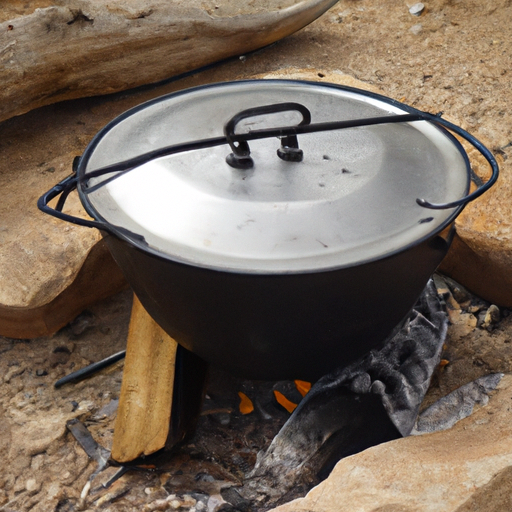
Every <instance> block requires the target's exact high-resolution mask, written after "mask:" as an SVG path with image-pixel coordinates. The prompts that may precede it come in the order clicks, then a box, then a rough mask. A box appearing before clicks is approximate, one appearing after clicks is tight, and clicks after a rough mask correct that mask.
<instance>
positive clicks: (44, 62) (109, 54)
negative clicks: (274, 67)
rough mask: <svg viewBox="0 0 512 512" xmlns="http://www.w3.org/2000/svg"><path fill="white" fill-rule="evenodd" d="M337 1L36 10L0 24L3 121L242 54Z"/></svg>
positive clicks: (66, 1) (130, 0) (80, 4)
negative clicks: (52, 104) (30, 111)
mask: <svg viewBox="0 0 512 512" xmlns="http://www.w3.org/2000/svg"><path fill="white" fill-rule="evenodd" d="M336 2H337V0H265V1H260V2H254V1H252V0H238V1H237V2H233V1H229V0H227V1H226V0H224V1H222V0H221V1H215V2H214V1H212V0H206V1H205V0H186V1H176V0H174V1H168V0H144V1H140V0H127V1H124V2H119V1H115V2H102V1H97V0H56V1H55V3H54V5H51V6H48V7H46V6H44V3H43V4H42V5H43V7H42V8H39V9H35V10H34V11H33V12H32V10H31V9H30V10H28V12H27V14H26V15H20V16H18V17H15V18H12V19H8V20H6V21H4V22H3V23H0V66H1V67H2V76H1V78H0V84H1V85H2V87H1V88H0V100H1V101H0V121H1V120H4V119H7V118H9V117H12V116H14V115H19V114H22V113H24V112H27V111H29V110H31V109H33V108H36V107H40V106H42V105H48V104H50V103H55V102H56V101H62V100H65V99H71V98H79V97H84V96H93V95H96V94H106V93H112V92H116V91H121V90H124V89H128V88H131V87H136V86H139V85H143V84H147V83H151V82H157V81H159V80H164V79H167V78H169V77H172V76H175V75H177V74H179V73H183V72H186V71H191V70H193V69H197V68H199V67H201V66H204V65H207V64H211V63H212V62H216V61H219V60H222V59H225V58H228V57H231V56H236V55H243V54H244V53H247V52H249V51H252V50H256V49H258V48H261V47H263V46H266V45H269V44H271V43H273V42H275V41H277V40H279V39H282V38H283V37H286V36H288V35H290V34H292V33H293V32H295V31H297V30H299V29H300V28H302V27H304V26H306V25H308V24H309V23H311V22H312V21H313V20H315V19H316V18H317V17H318V16H320V15H321V14H323V13H324V12H325V11H326V10H327V9H329V8H330V7H332V6H333V5H334V4H335V3H336ZM21 12H22V13H23V10H21ZM16 14H17V11H16V12H15V13H14V15H15V16H16ZM1 19H2V17H0V20H1Z"/></svg>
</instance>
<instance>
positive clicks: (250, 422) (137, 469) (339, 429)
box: [59, 277, 501, 511]
mask: <svg viewBox="0 0 512 512" xmlns="http://www.w3.org/2000/svg"><path fill="white" fill-rule="evenodd" d="M436 284H437V287H436V285H435V284H434V281H433V280H431V281H430V282H429V284H428V286H427V288H426V289H425V291H424V293H423V295H422V297H421V298H420V300H419V301H418V303H417V304H416V306H415V308H414V310H413V311H412V313H411V314H410V316H409V317H408V318H407V320H406V321H405V322H404V323H403V325H401V326H399V328H398V330H397V332H396V334H395V335H394V336H392V337H391V338H390V339H388V340H385V342H384V343H382V345H381V347H379V348H378V349H375V350H372V351H370V352H369V353H368V354H367V355H366V356H364V357H363V358H361V359H360V360H358V361H355V362H354V363H352V364H350V365H348V366H344V367H341V368H340V369H339V370H337V371H335V372H333V373H331V374H329V375H326V376H325V377H323V378H321V379H319V380H318V381H317V382H315V383H313V384H312V385H311V383H308V382H305V381H300V380H296V381H278V382H268V381H250V380H243V379H240V378H235V377H233V376H232V375H230V374H229V373H226V372H224V371H222V370H220V369H218V368H215V367H211V368H210V371H209V375H208V380H207V382H206V386H205V391H204V396H203V402H202V405H201V408H200V410H199V409H198V410H197V411H196V413H195V416H194V417H192V418H191V417H190V413H191V410H193V408H192V409H191V408H188V414H189V417H188V418H187V421H186V425H187V431H186V432H183V431H181V433H180V434H179V436H178V435H177V434H176V432H177V430H176V429H177V428H178V429H179V428H181V429H183V425H184V418H176V416H173V420H172V421H171V430H170V434H169V439H168V443H169V440H170V442H171V445H169V444H168V446H167V447H166V448H165V449H162V450H160V451H158V452H156V453H154V454H152V455H148V456H145V457H140V458H138V459H136V460H134V461H131V462H130V463H127V464H122V465H119V464H116V463H115V461H112V460H110V462H109V455H110V454H109V452H108V451H107V450H105V449H104V448H102V447H101V446H100V445H99V444H98V443H97V442H96V441H95V440H94V439H93V438H92V436H91V434H90V433H89V431H88V430H87V428H86V426H85V425H84V424H83V423H81V422H79V421H78V420H73V421H71V422H70V423H69V424H68V429H69V431H70V432H71V433H72V434H73V436H74V437H75V438H76V440H77V441H78V442H79V443H80V445H81V446H82V447H83V449H84V450H85V451H86V453H87V454H88V455H89V457H91V458H93V459H94V460H95V461H96V462H97V464H98V468H97V471H96V472H95V473H93V475H92V476H91V478H90V479H89V481H88V482H87V485H86V486H85V488H84V490H83V492H82V504H83V505H84V504H85V503H95V504H96V505H100V504H104V503H108V502H113V501H115V500H118V499H120V498H122V497H123V496H125V495H127V494H128V493H129V492H130V489H131V487H132V485H133V479H134V478H136V477H137V476H139V477H140V474H141V473H142V474H144V475H146V478H147V479H149V480H150V481H151V483H152V485H150V486H147V487H146V488H145V492H146V494H149V495H154V496H153V500H152V502H151V504H147V505H146V507H145V508H144V510H147V511H150V510H167V509H168V508H169V509H173V508H175V509H178V508H181V509H187V508H188V509H189V510H209V511H210V510H211V511H213V510H221V509H222V510H240V511H252V510H254V511H263V510H268V509H270V508H272V507H274V506H277V505H279V504H282V503H286V502H288V501H290V500H292V499H295V498H298V497H301V496H304V495H305V494H306V493H307V492H308V491H309V490H310V489H311V488H312V487H313V486H315V485H316V484H318V483H319V482H320V481H321V480H323V479H325V478H326V477H327V476H328V475H329V473H330V471H331V469H332V468H333V467H334V465H335V464H336V463H337V462H338V461H339V460H340V459H341V458H343V457H346V456H348V455H351V454H354V453H357V452H359V451H361V450H364V449H366V448H369V447H371V446H374V445H376V444H379V443H382V442H386V441H390V440H392V439H396V438H398V437H401V436H408V435H418V434H421V433H423V432H432V431H435V430H442V429H444V428H448V427H450V426H452V425H453V424H454V423H455V422H456V421H458V420H459V419H461V418H462V417H464V416H466V415H468V414H470V413H471V407H472V406H471V407H468V404H473V403H475V402H477V401H482V400H485V399H486V396H487V393H488V392H489V391H491V390H492V389H494V388H495V387H496V385H497V384H498V382H499V381H500V379H501V374H491V375H488V376H487V377H484V378H481V379H479V380H478V381H475V383H469V384H468V385H467V386H464V387H462V388H460V389H459V390H457V391H456V392H454V393H452V394H451V395H450V396H449V397H447V398H445V399H441V400H439V401H438V402H436V403H435V404H433V405H431V406H430V407H428V408H427V409H425V410H422V409H421V406H422V402H423V399H424V396H425V394H426V392H427V389H428V387H429V384H430V382H431V379H432V377H433V375H435V373H436V371H438V368H439V367H440V365H441V367H442V366H443V365H446V364H447V363H448V361H446V360H443V361H441V356H442V352H443V345H444V341H445V338H446V331H447V325H448V314H447V311H446V304H445V301H444V298H446V297H449V296H450V294H449V291H448V289H447V288H446V285H445V283H444V281H442V279H441V278H439V277H436ZM72 378H73V376H71V377H68V378H67V379H68V380H70V379H72ZM61 384H62V381H61V382H60V383H59V385H61ZM175 393H177V395H178V396H180V397H181V398H180V400H183V401H184V402H186V401H187V400H189V401H190V400H195V401H196V402H197V391H195V392H194V391H193V393H195V396H194V395H193V394H192V395H191V394H190V393H188V392H187V389H177V388H176V389H175ZM187 395H188V396H187ZM454 397H455V398H457V399H458V400H455V401H454ZM173 414H176V400H175V402H174V405H173ZM180 414H184V412H183V409H182V412H181V413H180ZM173 421H174V424H175V426H174V427H173V426H172V425H173ZM176 424H179V427H176ZM173 429H174V430H173ZM183 435H185V439H184V440H183V441H182V442H177V443H176V444H172V443H175V442H176V439H177V436H178V437H183ZM166 507H167V508H166Z"/></svg>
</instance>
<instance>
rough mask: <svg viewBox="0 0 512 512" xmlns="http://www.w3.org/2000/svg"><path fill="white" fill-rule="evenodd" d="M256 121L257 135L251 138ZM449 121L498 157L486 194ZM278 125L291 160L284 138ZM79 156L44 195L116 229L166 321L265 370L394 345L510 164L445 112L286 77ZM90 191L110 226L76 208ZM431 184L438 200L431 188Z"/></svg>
mask: <svg viewBox="0 0 512 512" xmlns="http://www.w3.org/2000/svg"><path fill="white" fill-rule="evenodd" d="M291 100H294V101H291ZM295 100H297V101H298V103H297V101H295ZM297 112H298V113H299V114H300V117H301V120H300V122H299V123H296V122H295V123H294V124H290V121H289V119H288V118H289V117H290V115H292V114H293V115H295V114H296V113H297ZM341 116H342V117H343V118H344V120H343V121H339V119H340V117H341ZM198 117H199V119H198ZM218 118H220V119H221V121H220V122H219V119H218ZM248 119H249V120H251V121H252V123H251V124H248V122H247V120H248ZM311 119H313V120H314V121H320V122H316V123H313V124H312V123H311ZM347 119H348V120H347ZM276 120H277V122H278V127H277V128H276V127H273V128H272V127H271V126H272V124H274V125H275V124H276ZM283 122H286V124H284V127H283ZM244 123H245V124H246V127H247V126H249V129H251V127H252V131H249V132H247V128H246V133H244V134H238V133H237V129H238V128H239V127H240V126H241V125H243V124H244ZM261 123H264V124H265V126H264V127H263V128H259V126H258V124H261ZM255 125H256V128H254V126H255ZM269 125H270V127H269ZM219 126H220V128H219ZM222 127H224V134H223V135H222V134H219V130H220V129H222ZM347 128H348V129H347ZM445 128H448V129H449V130H450V131H452V132H455V133H456V134H457V135H459V136H462V137H463V138H465V139H466V140H468V141H469V142H470V143H471V144H472V145H473V146H475V147H476V148H477V149H478V150H479V151H480V152H481V153H482V154H483V156H484V157H485V158H486V159H487V160H488V162H489V163H490V165H491V167H492V170H493V174H492V177H491V179H490V180H489V181H488V182H487V183H486V184H485V185H484V186H481V187H480V188H479V189H477V190H476V191H475V192H473V193H472V194H469V195H466V194H467V192H468V190H469V184H470V174H471V172H470V166H469V162H468V159H467V156H466V153H465V151H464V149H463V148H462V146H461V145H460V144H459V143H458V141H457V140H456V139H455V138H454V137H453V136H452V135H451V133H449V132H448V131H446V129H445ZM347 133H349V135H345V134H347ZM311 134H314V137H317V138H314V139H313V138H308V137H312V135H311ZM340 134H342V135H340ZM274 136H278V137H280V139H281V147H279V148H278V151H277V156H276V155H275V147H273V146H272V145H271V151H267V146H266V145H268V144H269V141H268V138H269V137H274ZM196 139H198V140H196ZM259 139H264V140H263V141H260V140H259ZM164 141H167V144H164V143H163V142H164ZM190 141H192V142H190ZM249 141H253V142H251V146H253V147H256V150H255V151H253V152H252V153H251V149H250V148H249ZM361 141H364V142H365V144H366V145H364V146H363V145H362V143H361ZM169 143H171V144H173V145H172V146H169ZM299 143H300V144H299ZM228 144H229V145H230V146H231V151H232V153H230V154H229V151H230V150H229V148H228V147H227V145H228ZM262 144H265V145H262ZM299 146H300V147H299ZM218 155H222V158H219V157H218ZM224 157H227V158H224ZM156 158H159V159H160V160H158V161H157V162H159V163H158V164H154V165H153V162H154V161H155V159H156ZM119 160H122V161H121V162H119ZM212 162H213V163H212ZM217 162H219V163H217ZM77 164H78V165H77V168H76V174H74V175H72V176H71V177H69V178H67V179H66V180H64V181H63V182H62V183H60V184H58V185H56V186H55V187H54V188H53V189H52V190H50V191H49V192H47V193H46V194H45V195H44V196H42V197H41V199H40V200H39V207H40V208H41V209H42V210H43V211H45V212H47V213H50V214H51V215H54V216H56V217H59V218H62V219H64V220H68V221H70V222H74V223H77V224H81V225H86V226H90V227H96V228H99V229H101V230H102V232H103V233H104V234H105V235H106V237H105V239H106V242H107V244H108V246H109V248H110V251H111V252H112V255H113V257H114V259H115V260H116V261H117V263H118V264H119V266H120V268H121V269H122V270H123V272H124V274H125V276H126V279H127V280H128V282H129V283H130V285H131V286H132V288H133V290H134V292H135V293H136V294H137V296H138V298H139V299H140V301H141V302H142V304H143V305H144V307H145V308H146V310H147V311H148V312H149V314H150V315H151V316H152V317H153V318H154V319H155V320H156V322H157V323H158V324H160V325H161V326H162V327H163V328H164V330H165V331H166V332H168V333H169V334H170V335H171V336H173V337H174V338H175V339H176V340H177V341H178V342H179V343H180V344H181V345H183V346H184V347H185V348H187V349H188V350H190V351H192V352H194V353H195V354H197V355H199V356H200V357H201V358H204V359H205V360H206V361H208V362H211V363H215V364H216V365H220V366H223V367H225V368H226V369H228V370H229V371H231V372H233V373H236V374H238V375H241V376H243V377H246V378H253V379H292V378H293V379H297V378H299V379H305V380H316V379H317V378H319V377H320V376H322V375H324V374H326V373H328V372H329V371H331V370H334V369H335V368H336V367H339V366H341V365H344V364H346V363H348V362H350V361H352V360H354V359H356V358H357V357H360V356H362V355H363V354H364V353H365V352H367V351H368V350H370V349H371V348H374V347H376V346H378V345H379V344H380V343H382V342H383V341H384V340H385V339H386V338H387V337H389V336H390V335H391V334H392V333H393V332H394V330H395V329H396V328H397V327H398V326H399V325H400V323H401V322H402V320H403V319H404V318H405V317H406V316H407V314H408V313H409V311H410V310H411V308H412V307H413V305H414V304H415V302H416V300H417V298H418V297H419V295H420V294H421V292H422V290H423V288H424V287H425V285H426V283H427V281H428V279H429V277H430V276H431V275H432V273H433V272H434V270H435V269H436V267H437V266H438V265H439V263H440V262H441V260H442V259H443V257H444V256H445V254H446V252H447V251H448V248H449V245H450V242H451V236H452V234H453V221H454V219H455V218H456V216H457V215H458V214H459V213H460V211H461V210H462V208H463V207H464V205H465V204H467V202H469V201H470V200H472V199H474V198H475V197H477V196H479V195H481V194H482V193H483V192H484V191H485V190H486V189H487V188H489V187H490V186H491V185H492V184H493V183H494V182H495V181H496V179H497V175H498V167H497V164H496V161H495V159H494V158H493V157H492V155H491V154H490V152H489V151H488V150H487V149H486V148H485V147H484V146H482V144H481V143H480V142H478V141H477V140H476V139H474V138H473V137H471V136H470V135H469V134H467V133H466V132H465V131H463V130H462V129H460V128H458V127H456V126H454V125H452V124H450V123H448V122H446V121H444V120H442V119H441V118H440V117H439V116H433V115H430V114H426V113H423V112H419V111H417V110H415V109H412V108H410V107H407V106H405V105H403V104H400V103H398V102H395V101H393V100H390V99H388V98H385V97H382V96H379V95H375V94H370V93H367V92H363V91H359V90H356V89H350V88H344V87H339V86H334V85H330V84H313V83H308V82H296V81H280V80H279V81H246V82H234V83H227V84H215V85H210V86H205V87H200V88H195V89H192V90H188V91H182V92H180V93H176V94H173V95H169V96H166V97H163V98H158V99H156V100H154V101H152V102H149V103H147V104H144V105H141V106H139V107H137V108H135V109H132V110H131V111H129V112H127V113H125V114H123V115H122V116H120V117H119V118H117V119H116V120H114V121H113V122H112V123H110V124H109V125H108V126H107V127H105V128H104V129H103V130H102V131H101V132H100V133H99V134H98V135H97V136H96V137H95V139H94V140H93V141H92V142H91V144H90V145H89V147H88V148H87V149H86V151H85V153H84V155H83V156H82V157H81V158H80V159H79V161H78V162H77ZM145 165H147V166H150V167H146V168H145V167H144V166H145ZM151 165H153V167H151ZM438 167H439V168H440V169H438ZM431 168H434V169H433V170H432V171H431ZM141 169H142V171H140V170H141ZM128 171H130V173H128ZM137 172H139V174H140V175H141V176H142V179H141V180H140V181H137V179H138V178H137ZM425 175H427V176H426V177H425ZM124 176H129V178H128V179H127V178H124ZM155 176H161V177H162V179H161V180H159V179H158V178H157V179H155V181H154V183H152V184H151V183H149V184H148V180H149V181H150V180H151V179H154V177H155ZM212 176H213V177H212ZM132 179H133V180H135V181H130V180H132ZM123 180H125V182H124V183H123ZM167 180H171V181H170V182H169V183H172V186H169V187H168V188H167V189H165V191H163V189H164V187H165V186H166V184H167ZM121 183H123V184H122V185H119V184H121ZM146 187H147V190H146V191H145V190H144V189H145V188H146ZM181 187H182V188H181ZM74 188H78V192H79V194H80V198H81V201H82V203H83V205H84V207H85V208H86V210H87V212H88V213H89V214H90V215H91V216H92V217H94V218H95V220H94V221H88V220H85V219H78V218H75V217H70V216H69V215H67V214H64V213H62V208H63V206H64V203H65V200H66V197H67V195H68V194H69V192H70V191H71V190H73V189H74ZM59 194H61V196H60V199H59V202H58V204H57V207H56V209H51V208H49V207H48V206H47V203H48V202H49V201H50V200H51V199H52V198H53V197H56V196H57V195H59ZM167 194H168V195H167ZM427 194H431V195H430V197H432V198H434V199H435V200H436V201H437V203H435V204H433V203H431V202H429V201H427V200H424V199H418V198H419V197H422V196H423V195H427ZM189 196H190V197H191V199H190V200H187V201H186V202H183V201H182V199H183V197H189ZM167 197H168V201H167V200H166V198H167ZM169 203H170V204H169ZM178 203H179V204H180V208H182V210H183V211H185V213H183V215H182V210H180V209H178V207H177V206H176V205H177V204H178ZM203 203H204V204H203ZM196 205H197V206H196ZM153 210H155V211H156V214H153V216H151V214H152V212H153ZM274 211H276V212H277V213H276V214H275V216H274V213H273V212H274ZM196 217H197V219H196ZM219 219H220V220H219ZM148 226H149V227H148ZM295 234H296V236H295ZM292 235H294V236H292ZM203 241H204V243H201V242H203ZM211 246H213V247H211ZM274 254H275V257H274Z"/></svg>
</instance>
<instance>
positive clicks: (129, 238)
mask: <svg viewBox="0 0 512 512" xmlns="http://www.w3.org/2000/svg"><path fill="white" fill-rule="evenodd" d="M261 82H268V83H273V84H277V85H278V84H280V83H281V84H284V85H291V84H300V85H312V86H316V87H318V86H322V87H325V88H332V89H337V90H342V91H347V92H350V93H354V94H358V95H362V96H366V97H368V98H372V99H375V100H378V101H380V102H383V103H387V104H389V105H390V106H393V107H395V108H399V109H401V110H403V111H404V112H407V113H410V114H423V112H421V111H420V110H418V109H415V108H414V107H411V106H409V105H406V104H404V103H402V102H399V101H397V100H394V99H392V98H389V97H387V96H384V95H382V94H378V93H374V92H371V91H366V90H363V89H358V88H355V87H349V86H344V85H339V84H334V83H328V82H315V81H309V80H289V79H244V80H232V81H227V82H214V83H209V84H204V85H199V86H195V87H191V88H186V89H182V90H179V91H175V92H172V93H169V94H165V95H162V96H159V97H157V98H153V99H151V100H148V101H146V102H143V103H141V104H139V105H136V106H135V107H132V108H130V109H128V110H127V111H125V112H123V113H122V114H120V115H119V116H117V117H116V118H114V119H113V120H112V121H110V122H109V123H108V124H106V125H105V126H104V127H103V128H102V129H101V130H100V131H98V132H97V133H96V135H95V136H94V137H93V138H92V140H91V142H90V143H89V144H88V146H87V147H86V149H85V151H84V153H83V155H82V157H81V158H80V160H79V163H78V166H77V169H76V173H77V178H78V184H77V190H78V194H79V197H80V201H81V203H82V205H83V207H84V209H85V210H86V212H87V213H88V214H89V215H90V216H91V217H92V218H94V219H95V220H96V221H98V222H99V223H101V224H103V225H105V226H107V227H108V232H109V233H111V234H113V235H115V236H117V237H118V238H119V239H121V240H123V241H125V242H126V243H129V244H130V245H133V246H135V247H137V248H138V249H140V250H142V251H144V252H147V253H150V254H152V255H153V256H156V257H159V258H162V259H164V260H169V261H173V262H176V263H181V264H186V265H189V266H192V267H198V268H204V269H210V270H215V271H219V272H227V273H235V274H236V273H240V274H248V275H251V274H254V275H281V274H282V275H285V274H312V273H319V272H324V271H325V272H328V271H333V270H339V269H343V268H352V267H356V266H360V265H364V264H367V263H371V262H374V261H379V260H384V259H386V258H389V257H391V256H393V255H395V254H399V253H401V252H405V251H407V250H409V249H411V248H412V247H415V246H417V245H420V244H421V243H423V242H425V241H427V240H429V239H431V238H434V237H435V236H436V235H439V234H440V233H442V232H443V231H444V230H446V229H447V228H449V227H450V226H451V225H452V224H453V222H454V220H455V219H456V218H457V217H458V215H459V214H460V213H461V212H462V210H463V209H464V207H465V206H466V204H467V203H463V204H460V205H458V206H457V207H455V208H453V211H452V212H451V214H450V215H448V216H447V218H446V219H445V220H444V221H442V222H441V223H440V224H439V225H438V226H436V227H435V228H434V229H432V230H431V231H429V232H428V233H426V234H425V235H424V236H422V237H419V238H416V239H414V240H412V241H411V242H409V243H407V244H405V245H403V246H401V247H398V248H397V249H393V250H390V251H388V252H386V253H381V254H378V255H376V256H374V257H368V258H363V259H361V260H358V261H352V262H348V263H343V264H339V265H330V266H325V267H321V268H306V269H292V270H283V269H251V268H230V267H229V266H220V265H215V264H207V263H203V262H200V261H192V260H188V259H185V258H181V257H179V256H176V255H173V254H169V253H166V252H163V251H160V250H158V249H156V248H153V247H151V246H149V245H148V244H147V243H146V242H145V240H144V239H143V238H142V237H140V236H137V235H136V234H133V233H130V232H129V231H127V230H125V229H124V228H120V227H118V226H116V225H113V224H111V223H109V222H108V221H107V220H106V219H105V218H104V217H103V216H102V215H101V214H100V213H99V212H98V211H97V209H96V208H95V207H94V206H93V204H92V203H91V201H90V200H89V197H88V194H87V193H86V192H85V191H84V190H85V184H84V183H85V182H84V178H85V177H86V174H87V173H86V168H87V164H88V162H89V160H90V158H91V156H92V154H93V153H94V151H95V149H96V147H97V145H98V144H99V142H100V141H101V140H102V139H103V137H104V136H105V134H107V133H108V132H109V131H110V130H111V129H112V128H114V127H115V126H117V125H118V124H119V123H121V122H122V121H123V120H125V119H126V118H128V117H130V116H132V115H133V114H135V113H137V112H140V111H142V110H144V109H146V108H147V107H149V106H152V105H155V104H158V103H160V102H163V101H165V100H167V99H169V98H176V97H179V96H183V95H187V94H190V93H191V92H194V91H199V90H205V89H211V88H215V87H221V86H226V85H227V84H230V83H237V84H244V83H247V84H253V83H261ZM427 122H429V121H427ZM429 123H430V124H432V125H434V123H431V122H429ZM435 127H436V128H437V129H439V130H440V131H441V133H442V134H443V135H444V136H446V137H447V138H448V139H449V140H450V142H452V143H453V145H454V146H455V148H456V150H457V151H458V152H459V153H460V155H461V156H462V158H463V160H464V164H465V170H466V176H465V180H466V185H465V189H464V196H466V195H467V194H468V192H469V189H470V184H471V175H472V171H471V165H470V162H469V157H468V155H467V153H466V151H465V150H464V148H463V146H462V144H461V143H460V142H459V140H457V138H456V137H455V136H454V135H453V134H452V133H451V132H450V131H449V130H447V129H445V128H444V127H443V126H440V125H437V124H436V125H435ZM452 228H453V226H452ZM446 243H447V244H448V245H449V244H450V243H451V236H449V237H448V240H446Z"/></svg>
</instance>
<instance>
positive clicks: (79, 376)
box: [54, 350, 126, 388]
mask: <svg viewBox="0 0 512 512" xmlns="http://www.w3.org/2000/svg"><path fill="white" fill-rule="evenodd" d="M125 355H126V350H121V352H117V353H116V354H113V355H111V356H109V357H107V358H105V359H102V360H101V361H98V362H97V363H92V364H90V365H89V366H86V367H85V368H81V369H80V370H77V371H76V372H73V373H70V374H69V375H66V376H65V377H62V379H59V380H58V381H57V382H56V383H55V384H54V387H55V388H60V387H61V386H63V385H64V384H68V383H70V382H78V381H80V380H83V379H85V378H87V377H89V376H91V375H93V374H95V373H97V372H99V371H100V370H102V369H103V368H106V367H107V366H111V365H113V364H114V363H117V361H120V360H121V359H123V358H124V356H125Z"/></svg>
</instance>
